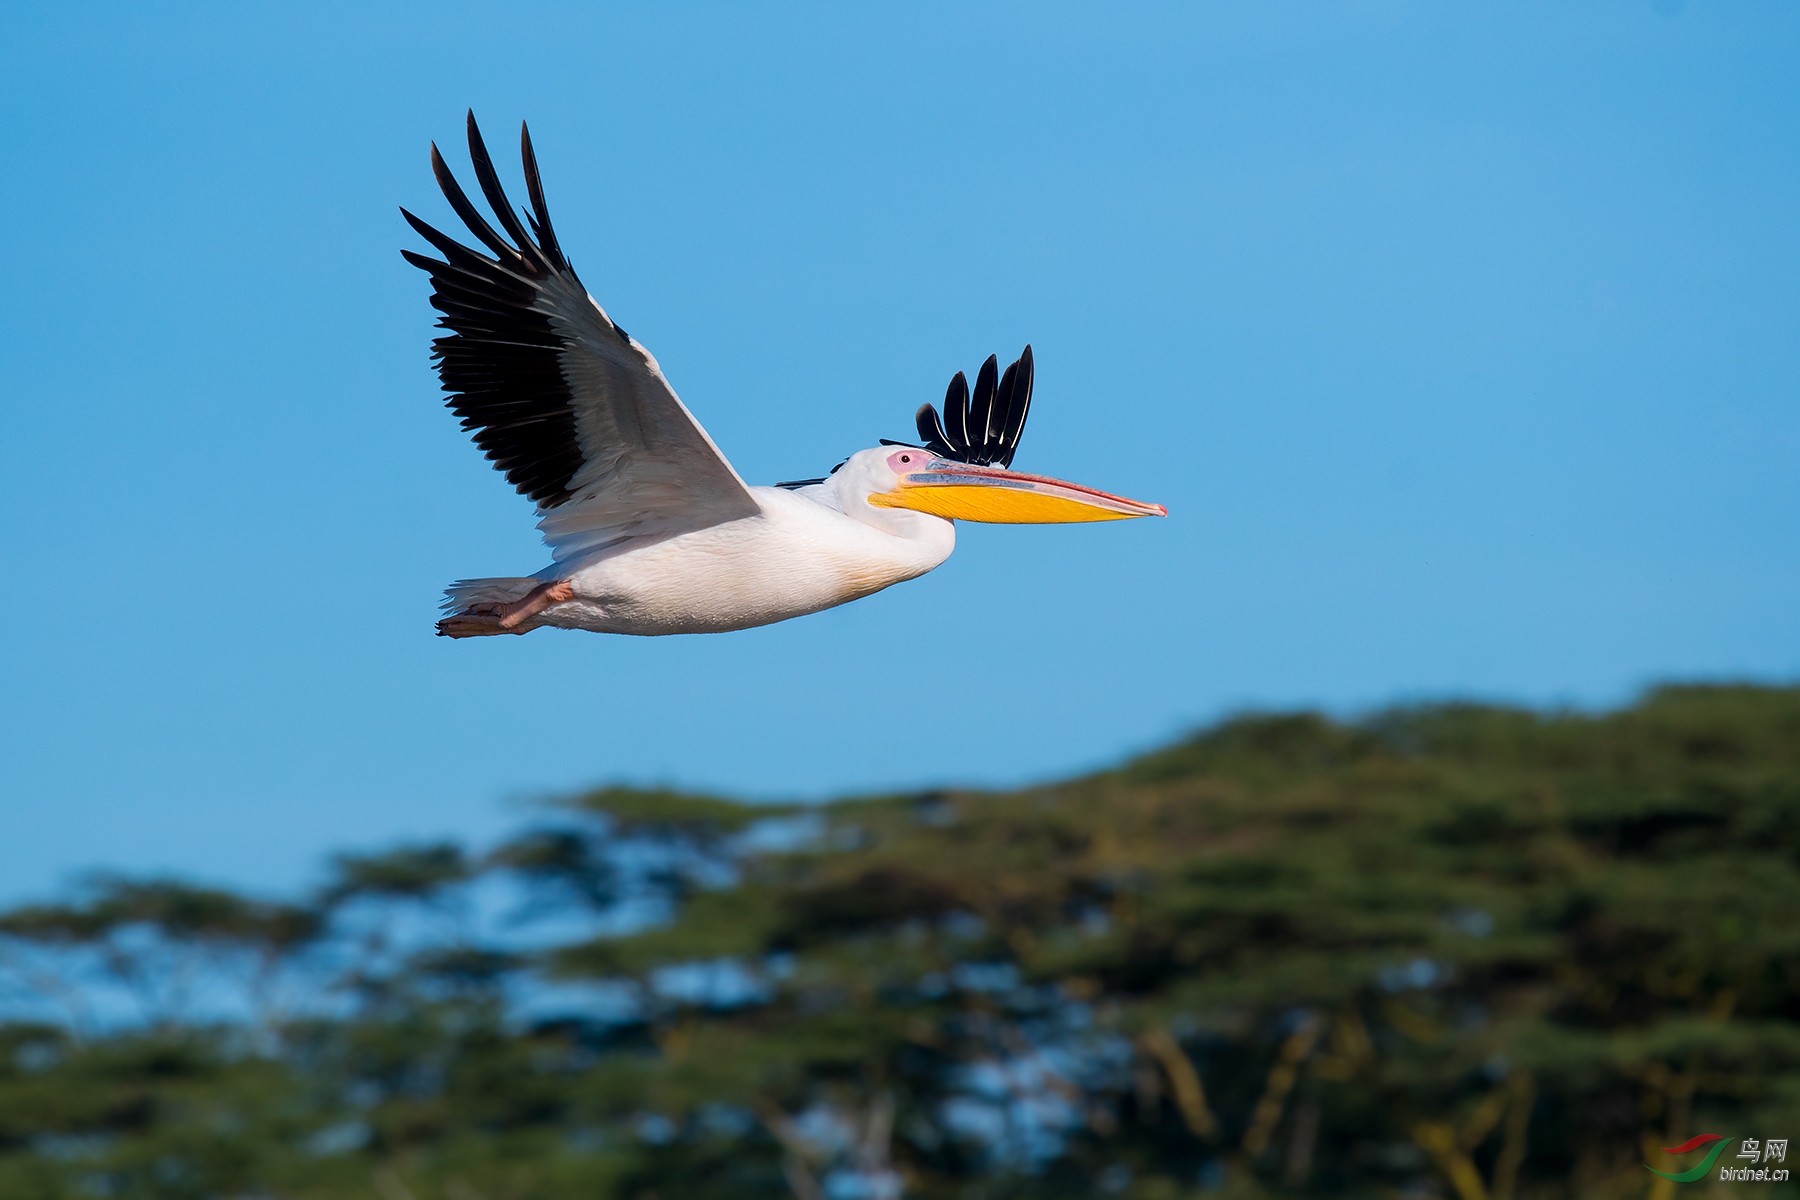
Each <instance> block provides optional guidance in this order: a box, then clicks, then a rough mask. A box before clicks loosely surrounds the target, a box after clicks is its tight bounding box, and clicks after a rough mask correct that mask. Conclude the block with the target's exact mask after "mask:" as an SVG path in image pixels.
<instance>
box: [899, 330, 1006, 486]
mask: <svg viewBox="0 0 1800 1200" xmlns="http://www.w3.org/2000/svg"><path fill="white" fill-rule="evenodd" d="M999 363H1000V360H999V358H998V357H997V356H995V355H991V354H990V355H989V356H988V360H987V361H986V362H984V363H982V364H981V370H980V371H979V372H977V373H976V376H975V391H974V394H973V396H971V395H970V392H969V381H968V380H967V379H966V378H964V377H963V373H962V372H961V371H958V372H957V373H956V376H955V377H954V378H953V379H951V380H950V388H949V390H948V391H946V392H945V393H944V417H943V419H942V420H939V419H938V411H937V409H935V408H933V407H932V406H931V405H929V404H921V405H920V406H919V411H918V414H917V416H916V418H915V420H916V421H917V424H918V427H919V438H920V440H921V441H922V442H923V443H924V448H925V449H927V450H929V451H931V452H932V453H933V454H935V455H937V456H938V457H939V458H947V459H950V460H952V461H955V462H965V463H973V464H976V465H979V466H989V465H992V464H994V463H999V464H1000V465H1001V466H1003V467H1010V466H1012V460H1013V455H1014V454H1016V453H1018V450H1019V435H1020V434H1022V433H1024V432H1025V417H1026V415H1027V414H1028V413H1029V412H1030V411H1031V384H1032V376H1033V370H1032V361H1031V347H1030V346H1026V347H1025V349H1024V351H1023V353H1021V354H1020V355H1019V357H1018V360H1017V361H1015V362H1014V363H1013V364H1012V365H1011V366H1009V367H1007V368H1006V374H1005V375H1003V376H1002V375H1000V372H999ZM997 376H998V380H997V381H996V377H997ZM883 444H884V445H886V444H887V442H886V440H885V439H884V440H883ZM896 444H898V443H896Z"/></svg>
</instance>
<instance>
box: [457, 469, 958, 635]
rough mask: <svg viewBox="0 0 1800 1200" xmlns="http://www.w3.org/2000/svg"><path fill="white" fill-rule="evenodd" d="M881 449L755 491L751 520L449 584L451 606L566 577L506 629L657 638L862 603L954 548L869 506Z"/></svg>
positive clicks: (943, 526) (934, 522) (937, 531)
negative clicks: (549, 599) (810, 481)
mask: <svg viewBox="0 0 1800 1200" xmlns="http://www.w3.org/2000/svg"><path fill="white" fill-rule="evenodd" d="M884 454H885V452H884V451H881V450H874V451H864V452H863V453H861V454H858V455H854V456H852V458H851V459H850V461H849V462H848V463H846V464H845V465H844V467H843V468H842V469H840V470H839V471H838V473H837V474H835V475H833V476H832V477H831V478H830V479H828V480H827V481H826V482H824V483H822V484H815V485H813V486H811V487H804V488H799V489H795V490H792V491H790V490H787V489H785V488H773V487H752V488H750V489H749V492H750V495H751V496H752V497H753V498H754V499H755V501H756V504H757V507H758V508H759V509H760V512H758V514H757V515H756V516H752V517H743V518H740V519H738V520H735V521H726V522H723V523H721V524H718V525H709V526H707V527H706V528H704V529H697V530H693V531H691V532H688V533H680V534H675V535H672V536H660V537H646V538H631V539H629V540H626V541H624V542H622V543H620V544H618V545H615V546H611V547H608V548H606V549H604V550H600V551H597V552H595V553H592V554H588V555H584V556H580V557H576V558H572V559H570V560H569V561H566V562H561V563H558V564H556V565H555V566H553V567H548V568H546V569H545V570H543V571H540V572H539V573H538V574H537V575H536V576H534V577H532V578H528V579H476V580H469V581H467V582H465V583H463V584H460V585H458V586H457V587H454V588H452V589H451V591H450V598H449V599H450V603H451V604H452V605H454V606H458V607H462V606H466V605H469V604H479V603H510V602H513V601H516V600H518V599H520V598H521V597H522V596H524V595H526V594H527V593H528V592H529V591H530V590H531V589H532V588H533V587H535V586H537V585H538V584H540V583H545V582H550V581H553V580H561V581H563V582H566V583H567V584H568V585H569V587H570V588H571V589H572V590H573V591H574V593H575V594H574V596H573V598H571V599H569V600H566V601H564V602H562V603H560V604H553V605H551V606H550V607H548V608H546V609H545V610H544V611H543V612H541V613H538V614H537V615H535V616H534V617H532V618H531V619H530V620H529V621H526V622H524V623H522V624H520V625H519V626H518V627H517V628H516V629H514V630H512V631H511V632H517V633H524V632H526V631H527V630H529V629H533V628H536V627H538V626H541V625H551V626H556V627H558V628H562V629H585V630H588V631H590V632H593V633H625V634H637V635H639V636H646V637H654V636H658V635H661V634H672V633H724V632H728V631H730V630H734V629H748V628H751V627H752V626H756V625H768V624H770V623H772V622H775V621H785V620H787V619H788V618H790V617H800V616H805V615H806V614H808V613H815V612H819V611H820V610H821V609H827V608H832V607H834V606H836V605H839V604H847V603H849V602H850V601H852V600H859V599H861V598H862V597H864V596H867V595H870V594H872V593H874V592H878V591H880V590H881V589H882V588H885V587H889V586H892V585H893V584H896V583H902V582H904V581H905V580H908V579H915V578H917V577H918V576H920V575H923V574H925V572H927V571H929V570H931V569H932V568H933V567H935V566H937V565H938V564H939V563H941V562H943V561H944V560H945V559H947V558H949V557H950V552H951V551H952V550H954V549H955V548H956V526H955V525H954V524H953V523H952V522H950V521H947V520H944V519H943V518H941V517H935V516H932V515H930V514H928V513H920V512H911V511H908V510H906V509H897V508H877V507H876V506H874V505H872V504H870V503H869V502H868V499H867V497H868V495H869V494H870V492H871V491H874V490H876V489H877V488H880V487H882V486H884V485H886V486H891V482H890V481H891V479H892V475H891V473H889V472H887V470H886V467H885V465H884V464H883V462H882V459H883V457H884Z"/></svg>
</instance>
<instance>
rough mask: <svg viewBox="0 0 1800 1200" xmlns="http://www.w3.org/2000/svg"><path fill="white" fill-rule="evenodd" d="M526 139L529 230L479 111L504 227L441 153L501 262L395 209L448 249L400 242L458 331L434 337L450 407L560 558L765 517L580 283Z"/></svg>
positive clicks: (493, 201)
mask: <svg viewBox="0 0 1800 1200" xmlns="http://www.w3.org/2000/svg"><path fill="white" fill-rule="evenodd" d="M519 141H520V153H521V155H522V157H523V159H524V166H525V188H526V191H527V192H529V193H530V196H531V208H532V211H531V212H530V213H527V214H526V215H525V220H526V221H528V222H530V225H531V229H530V231H529V232H527V230H526V228H525V226H524V224H522V223H521V222H520V220H519V216H518V214H516V213H514V212H513V209H512V204H511V202H510V201H508V200H507V198H506V193H505V192H504V191H503V190H502V189H501V187H500V180H499V177H498V176H496V175H495V174H494V164H493V161H492V160H491V159H490V158H489V157H488V152H487V147H486V145H484V144H483V142H482V140H481V131H480V130H479V129H477V128H476V126H475V114H474V113H473V112H470V113H469V158H470V160H471V161H472V162H473V163H474V166H475V178H476V180H477V181H478V182H479V183H480V184H481V191H482V194H483V195H484V196H486V197H487V202H488V205H489V207H491V208H492V209H493V210H494V215H495V216H496V217H498V218H499V221H500V227H501V229H503V230H504V231H505V233H506V236H505V237H503V236H501V234H499V233H496V232H495V231H494V229H493V227H492V226H490V225H489V224H488V223H487V220H486V219H485V218H483V216H482V215H481V213H480V212H479V211H478V210H477V209H476V207H475V206H474V205H473V204H471V203H470V202H469V198H468V197H467V196H466V195H464V194H463V190H462V188H461V187H460V186H459V185H458V184H457V182H456V179H455V177H454V176H452V175H451V174H450V168H449V167H447V166H445V165H444V158H443V155H441V154H439V153H438V148H437V146H436V145H435V144H433V145H432V147H431V168H432V170H433V171H434V172H435V173H436V175H437V181H438V186H440V187H441V188H443V189H444V196H445V197H446V198H447V199H448V200H449V201H450V207H452V208H453V209H455V210H456V215H457V216H459V217H461V218H462V219H463V223H464V224H466V225H467V226H468V227H469V232H470V233H472V234H474V235H475V237H476V238H477V239H479V240H480V241H481V242H482V244H483V245H485V246H486V247H487V248H488V250H489V251H490V252H491V253H492V255H493V257H491V258H490V257H488V255H485V254H482V253H480V252H478V251H476V250H472V249H470V248H469V247H467V246H464V245H462V244H461V243H459V242H457V241H456V240H455V239H454V238H451V237H448V236H446V235H445V234H443V233H440V232H438V231H437V230H436V229H433V228H432V227H431V226H430V225H427V224H426V223H425V222H424V221H421V220H419V218H417V217H415V216H413V215H412V214H411V213H409V212H407V211H406V210H405V209H404V208H403V209H401V210H400V212H401V214H402V215H403V216H405V217H406V219H407V221H408V222H409V223H410V224H411V225H412V227H413V228H414V229H416V230H418V232H419V234H420V235H421V236H422V237H424V238H425V240H426V241H428V242H430V243H431V244H432V245H433V246H435V247H437V249H438V252H439V253H441V254H442V255H443V256H444V258H443V260H442V261H440V260H438V259H435V258H429V257H427V256H425V255H423V254H414V253H413V252H412V251H410V250H403V251H401V253H402V254H404V255H405V256H406V261H407V262H410V263H412V264H413V265H414V266H416V267H420V268H422V269H424V270H425V271H428V272H430V274H431V283H432V287H433V288H434V289H435V290H434V291H433V293H432V296H431V305H432V307H433V308H435V309H437V310H438V311H439V312H440V313H442V314H443V317H442V319H440V320H439V321H438V325H439V326H440V327H441V328H444V329H448V330H449V331H450V333H449V335H448V336H446V337H441V338H438V339H437V340H436V341H434V342H433V343H432V356H433V357H434V358H436V359H437V366H438V377H439V379H441V380H442V382H443V387H444V390H445V391H446V392H449V393H450V399H449V400H448V401H446V403H447V404H448V406H449V407H450V408H451V409H452V410H453V411H454V412H455V413H456V415H457V416H459V417H461V418H462V426H463V428H464V429H466V430H469V431H470V432H471V433H473V434H474V436H475V444H476V445H478V446H480V447H481V449H482V450H483V452H485V453H486V454H487V456H488V457H489V458H490V459H492V460H493V461H494V465H495V466H496V467H498V468H499V469H500V470H502V471H504V472H505V473H506V478H507V479H508V480H509V481H510V482H511V483H512V485H513V486H514V487H516V488H518V490H519V492H520V493H521V494H522V495H526V496H529V497H531V499H532V500H533V501H535V502H536V503H537V506H538V511H539V513H541V514H542V518H543V519H542V520H540V521H539V522H538V528H539V529H541V530H543V533H544V540H545V541H546V542H548V543H549V544H550V547H551V549H552V551H553V553H554V556H555V558H556V560H557V561H558V562H561V561H563V560H565V559H568V558H571V557H574V556H577V555H580V554H583V553H586V552H588V551H591V550H596V549H600V548H602V547H604V546H607V545H610V544H612V543H615V542H618V541H621V540H623V539H625V538H630V537H640V536H668V535H673V534H677V533H685V532H688V531H690V530H694V529H703V528H705V527H707V526H709V525H717V524H720V523H722V522H725V521H733V520H737V519H738V518H740V517H748V516H754V515H756V514H757V513H758V512H760V511H761V510H760V509H759V508H758V506H757V504H756V501H755V500H754V499H753V498H752V497H751V495H750V493H749V491H748V490H747V489H746V488H745V486H744V481H743V480H742V479H740V478H739V477H738V474H737V472H736V471H734V470H733V469H732V467H731V464H730V463H729V462H727V461H725V456H724V455H723V454H721V453H719V448H718V447H717V446H715V445H714V444H713V440H712V439H711V438H710V437H708V436H707V435H706V431H705V430H704V429H702V428H700V423H699V422H698V421H696V420H694V418H693V414H691V413H689V412H688V410H687V408H686V406H684V405H683V404H682V403H681V401H680V400H679V399H677V398H676V395H675V392H674V389H672V388H670V387H669V382H668V380H666V379H664V378H663V374H662V370H661V369H660V368H659V367H658V366H657V365H656V359H654V358H652V357H651V355H650V352H649V351H648V350H645V349H644V348H643V347H642V346H640V345H638V343H637V342H635V341H633V340H632V339H631V337H630V335H629V334H627V333H626V332H625V331H624V330H623V329H621V328H619V326H618V325H616V324H614V322H613V321H612V319H611V318H610V317H608V316H607V315H606V313H605V312H604V311H603V310H602V309H601V308H600V306H599V305H598V304H597V303H595V302H594V299H593V297H591V296H589V295H588V294H587V290H586V289H585V288H583V287H582V285H581V280H579V279H577V278H576V277H575V269H574V268H573V267H571V266H570V265H569V260H568V259H567V258H565V257H564V256H563V252H562V247H561V246H559V245H558V244H557V241H556V231H555V230H554V229H553V228H552V227H551V225H550V212H549V210H548V209H547V208H546V207H545V205H544V189H543V186H542V184H541V183H540V182H539V181H538V170H537V156H536V155H535V154H533V153H532V149H531V134H530V133H529V131H527V130H526V129H525V127H524V126H523V125H521V126H520V130H519Z"/></svg>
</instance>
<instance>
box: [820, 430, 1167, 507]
mask: <svg viewBox="0 0 1800 1200" xmlns="http://www.w3.org/2000/svg"><path fill="white" fill-rule="evenodd" d="M841 473H842V474H845V475H847V476H848V478H846V479H845V481H844V482H845V484H846V485H848V487H849V488H851V489H854V490H855V491H857V492H861V493H862V496H863V499H864V501H865V502H866V503H868V504H871V505H873V506H874V507H876V508H907V509H911V510H913V511H914V512H922V513H930V514H931V515H932V516H934V517H944V518H946V519H948V520H952V521H984V522H987V523H988V524H993V525H1066V524H1071V523H1074V522H1079V521H1123V520H1127V519H1129V518H1131V517H1165V516H1168V510H1167V509H1165V508H1164V507H1163V506H1162V505H1160V504H1146V503H1144V502H1143V501H1141V500H1128V499H1126V498H1125V497H1124V496H1115V495H1113V494H1112V493H1110V492H1102V491H1099V490H1097V489H1095V488H1090V487H1083V486H1082V485H1081V484H1078V483H1069V482H1067V481H1066V480H1061V479H1052V478H1050V477H1049V476H1047V475H1027V474H1024V473H1022V472H1019V471H1009V470H1007V469H1005V468H1004V467H995V466H987V465H982V464H977V463H966V462H960V461H958V460H956V459H946V458H940V457H938V456H937V455H936V454H933V453H931V452H930V451H929V450H926V449H924V448H922V447H916V446H882V447H878V448H877V449H874V450H864V451H861V452H860V453H858V454H856V455H853V456H852V457H851V459H850V461H849V462H848V463H846V464H845V466H844V471H843V472H841Z"/></svg>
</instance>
